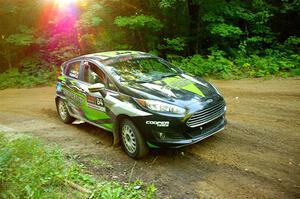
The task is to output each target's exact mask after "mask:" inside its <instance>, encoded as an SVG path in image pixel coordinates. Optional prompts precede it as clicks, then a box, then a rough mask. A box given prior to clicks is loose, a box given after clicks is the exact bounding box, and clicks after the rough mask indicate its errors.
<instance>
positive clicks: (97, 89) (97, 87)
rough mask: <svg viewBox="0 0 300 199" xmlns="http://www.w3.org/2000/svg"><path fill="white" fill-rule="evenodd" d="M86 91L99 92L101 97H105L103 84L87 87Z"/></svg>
mask: <svg viewBox="0 0 300 199" xmlns="http://www.w3.org/2000/svg"><path fill="white" fill-rule="evenodd" d="M88 89H89V91H90V92H91V93H97V92H100V93H101V95H102V96H103V97H105V96H106V90H105V86H104V84H101V83H97V84H93V85H91V86H89V87H88Z"/></svg>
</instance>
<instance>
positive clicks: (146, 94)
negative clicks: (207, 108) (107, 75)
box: [126, 74, 218, 107]
mask: <svg viewBox="0 0 300 199" xmlns="http://www.w3.org/2000/svg"><path fill="white" fill-rule="evenodd" d="M126 87H127V89H128V91H130V95H131V96H136V97H137V98H145V99H154V100H160V101H164V102H167V103H171V104H175V105H179V106H181V107H186V106H188V105H190V104H194V103H197V102H198V103H199V102H203V101H205V100H207V99H208V98H212V97H214V96H216V95H218V94H217V92H216V90H215V89H214V88H213V87H212V86H211V84H209V83H208V82H206V81H204V80H202V79H199V78H195V77H192V76H189V75H186V74H180V75H177V76H174V77H166V78H163V79H160V80H157V81H153V82H147V83H136V82H127V83H126Z"/></svg>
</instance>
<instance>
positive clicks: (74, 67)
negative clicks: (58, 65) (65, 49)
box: [66, 62, 80, 79]
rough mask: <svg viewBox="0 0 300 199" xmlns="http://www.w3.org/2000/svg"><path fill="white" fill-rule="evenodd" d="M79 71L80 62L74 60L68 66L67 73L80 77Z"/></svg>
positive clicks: (73, 76) (76, 77) (70, 75)
mask: <svg viewBox="0 0 300 199" xmlns="http://www.w3.org/2000/svg"><path fill="white" fill-rule="evenodd" d="M79 71H80V62H73V63H71V64H69V65H68V66H67V71H66V75H67V76H69V77H72V78H75V79H78V78H79Z"/></svg>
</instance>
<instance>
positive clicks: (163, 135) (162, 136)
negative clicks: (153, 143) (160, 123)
mask: <svg viewBox="0 0 300 199" xmlns="http://www.w3.org/2000/svg"><path fill="white" fill-rule="evenodd" d="M158 135H159V138H160V139H165V138H166V135H165V134H164V133H161V132H159V133H158Z"/></svg>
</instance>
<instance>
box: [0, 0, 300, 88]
mask: <svg viewBox="0 0 300 199" xmlns="http://www.w3.org/2000/svg"><path fill="white" fill-rule="evenodd" d="M299 2H300V1H299V0H281V1H267V0H252V1H242V0H233V1H227V0H210V1H204V0H149V1H132V0H112V1H99V0H84V1H78V2H77V3H75V4H72V5H71V4H70V5H69V6H68V8H59V7H58V6H57V4H56V3H55V1H17V0H11V1H8V0H5V1H3V2H2V3H1V4H0V13H2V15H1V18H0V27H5V28H1V29H0V66H1V68H0V71H1V72H3V71H6V70H7V69H10V70H11V71H8V73H10V76H18V75H17V74H18V73H24V71H26V70H27V69H24V68H22V65H23V63H22V60H23V59H24V58H25V57H32V56H33V55H34V54H36V53H37V52H38V53H40V55H39V59H40V62H43V66H48V68H50V67H51V66H52V65H60V64H61V63H62V62H64V61H66V60H68V59H70V58H73V57H76V56H78V55H82V54H88V53H93V52H100V51H110V50H120V49H124V50H127V49H128V50H140V51H146V52H151V53H154V54H157V55H159V56H162V57H166V56H167V55H168V54H172V56H173V57H176V61H178V60H179V57H181V56H189V57H187V58H186V59H184V58H181V59H182V60H185V62H187V63H189V60H192V61H191V62H192V63H194V62H198V61H199V60H198V59H199V57H198V56H199V55H198V54H200V55H201V56H200V57H201V59H202V61H203V60H204V61H203V62H205V68H206V69H205V70H204V69H199V68H195V69H193V71H195V72H196V73H197V74H205V75H206V74H207V75H209V74H218V75H216V76H217V77H221V78H234V77H235V76H237V77H243V76H246V77H247V76H251V77H252V76H265V75H281V76H288V75H293V74H294V75H296V74H298V72H297V71H299V69H298V68H297V67H296V68H295V67H291V65H293V66H296V65H297V63H296V61H295V59H293V58H292V57H295V56H296V55H297V54H299V53H300V50H299V49H300V39H299V34H300V32H299V28H298V21H299V18H300V12H299V9H300V3H299ZM73 6H74V7H73ZM49 8H52V11H51V12H49V10H48V9H49ZM41 13H44V14H43V15H41ZM270 49H271V50H272V51H273V52H272V53H271V54H270V53H269V52H268V51H270ZM275 51H280V52H281V53H279V54H278V53H274V52H275ZM192 57H195V58H194V59H195V60H194V59H192ZM181 59H180V60H181ZM196 60H197V61H196ZM173 61H174V60H173ZM232 63H233V64H232ZM32 64H34V63H32ZM201 64H202V62H201ZM222 64H224V66H223V67H222V66H221V65H222ZM192 65H194V66H197V65H198V64H192ZM243 65H245V66H248V65H249V67H245V68H248V69H249V71H248V69H247V70H246V72H244V70H245V69H244V67H242V66H243ZM214 66H215V69H213V68H212V67H214ZM283 66H284V67H283ZM13 67H15V68H19V69H20V70H18V71H17V72H16V70H12V69H11V68H13ZM32 68H33V69H35V68H37V71H36V73H38V74H39V75H38V76H43V75H40V72H41V70H40V69H39V67H32ZM44 68H45V67H44ZM220 68H222V70H221V69H220ZM284 68H289V69H287V70H286V69H284ZM191 70H192V69H191ZM202 70H203V71H202ZM250 71H252V72H250ZM292 71H294V72H292ZM8 73H5V75H4V76H7V74H8ZM33 73H35V71H34V70H31V72H30V73H26V74H30V76H34V77H36V76H37V75H35V74H33ZM284 73H286V75H284ZM42 74H47V73H42ZM48 74H49V73H48ZM240 74H244V75H240ZM21 76H22V77H23V76H24V77H27V76H26V75H24V74H22V75H19V77H21ZM1 78H2V79H3V75H2V76H1ZM25 79H26V80H24V82H30V81H32V77H28V78H25ZM33 79H35V80H33V81H32V82H36V80H37V78H33ZM5 80H6V79H5ZM13 81H15V80H13ZM17 82H18V83H11V84H9V83H7V82H5V83H0V85H6V86H4V87H7V86H8V85H16V84H21V85H23V84H26V83H24V82H22V83H20V80H18V81H17ZM35 84H36V83H32V85H35ZM29 85H30V84H29ZM2 88H3V86H2Z"/></svg>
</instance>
